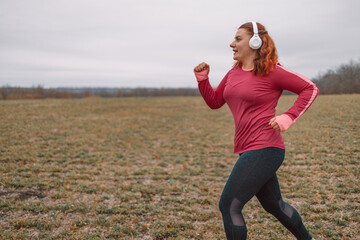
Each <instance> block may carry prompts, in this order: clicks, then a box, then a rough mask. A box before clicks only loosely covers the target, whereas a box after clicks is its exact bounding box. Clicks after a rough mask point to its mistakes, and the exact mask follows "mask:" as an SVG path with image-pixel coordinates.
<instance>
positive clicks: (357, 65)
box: [0, 61, 360, 100]
mask: <svg viewBox="0 0 360 240" xmlns="http://www.w3.org/2000/svg"><path fill="white" fill-rule="evenodd" d="M312 81H313V82H314V83H315V84H316V85H317V86H318V88H319V90H320V94H349V93H360V62H354V61H350V63H348V64H343V65H341V66H339V67H338V68H336V69H335V70H328V71H327V72H325V73H324V74H319V76H318V77H316V78H315V79H312ZM284 94H289V92H287V91H285V92H284ZM199 95H200V93H199V90H198V89H197V88H50V89H47V88H43V87H41V86H37V87H31V88H23V87H11V86H2V87H1V88H0V99H2V100H8V99H45V98H84V97H95V96H96V97H152V96H199Z"/></svg>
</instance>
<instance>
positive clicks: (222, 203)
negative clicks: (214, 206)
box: [219, 197, 226, 213]
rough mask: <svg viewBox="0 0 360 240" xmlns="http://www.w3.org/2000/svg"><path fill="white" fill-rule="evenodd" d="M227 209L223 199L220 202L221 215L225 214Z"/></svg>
mask: <svg viewBox="0 0 360 240" xmlns="http://www.w3.org/2000/svg"><path fill="white" fill-rule="evenodd" d="M225 209H226V204H225V201H224V199H223V197H221V198H220V200H219V210H220V212H221V213H225Z"/></svg>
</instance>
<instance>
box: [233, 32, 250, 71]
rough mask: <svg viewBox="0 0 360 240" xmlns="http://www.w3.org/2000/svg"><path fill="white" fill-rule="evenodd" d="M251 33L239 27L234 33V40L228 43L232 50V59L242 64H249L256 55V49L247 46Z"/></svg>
mask: <svg viewBox="0 0 360 240" xmlns="http://www.w3.org/2000/svg"><path fill="white" fill-rule="evenodd" d="M250 38H251V35H250V34H249V32H248V31H247V30H246V29H244V28H240V29H239V30H238V31H237V32H236V35H235V40H234V41H233V42H232V43H231V44H230V47H231V48H232V49H233V51H234V57H233V58H234V60H236V61H239V62H241V63H242V64H243V65H244V64H245V65H249V64H250V63H252V62H253V61H254V59H255V57H256V50H253V49H251V48H250V46H249V40H250Z"/></svg>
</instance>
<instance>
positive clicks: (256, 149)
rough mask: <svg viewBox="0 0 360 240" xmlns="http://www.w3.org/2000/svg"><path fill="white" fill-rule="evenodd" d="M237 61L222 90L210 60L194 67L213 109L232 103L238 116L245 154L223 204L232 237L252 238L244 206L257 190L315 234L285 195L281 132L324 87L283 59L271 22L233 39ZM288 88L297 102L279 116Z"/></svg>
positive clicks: (298, 229)
mask: <svg viewBox="0 0 360 240" xmlns="http://www.w3.org/2000/svg"><path fill="white" fill-rule="evenodd" d="M230 47H231V48H232V49H233V51H234V57H233V58H234V60H236V63H235V64H234V66H233V68H232V69H231V70H230V71H229V72H228V73H227V74H226V76H225V77H224V78H223V80H222V81H221V82H220V84H219V85H218V87H217V88H216V90H213V88H212V87H211V85H210V83H209V77H208V74H209V71H210V66H209V65H208V64H207V63H201V64H199V65H198V66H196V67H195V68H194V73H195V76H196V79H197V81H198V87H199V91H200V93H201V95H202V97H203V98H204V100H205V102H206V103H207V105H208V106H209V107H210V108H212V109H217V108H220V107H222V106H223V105H224V104H225V103H227V104H228V106H229V108H230V110H231V112H232V114H233V118H234V122H235V137H234V153H235V154H239V158H238V160H237V162H236V164H235V166H234V168H233V170H232V172H231V174H230V176H229V179H228V181H227V183H226V185H225V187H224V190H223V192H222V195H221V198H220V202H219V208H220V211H221V214H222V218H223V223H224V228H225V233H226V237H227V239H241V240H242V239H246V236H247V229H246V223H245V220H244V217H243V215H242V213H241V212H242V209H243V207H244V205H245V204H246V203H247V202H248V201H249V200H250V199H251V198H252V197H253V196H256V197H257V199H258V200H259V201H260V203H261V205H262V206H263V207H264V209H265V210H266V211H267V212H269V213H271V214H273V215H274V216H275V217H276V218H277V219H278V220H279V221H280V222H281V223H282V224H283V225H284V226H285V227H286V228H287V229H288V230H289V231H290V232H291V233H292V234H293V235H294V236H295V237H296V238H297V239H301V240H311V239H313V238H312V237H311V235H310V234H309V232H308V231H307V230H306V228H305V226H304V224H303V222H302V220H301V217H300V215H299V213H298V212H297V211H296V210H295V208H293V207H292V206H290V205H289V204H288V203H286V202H284V200H283V199H282V197H281V193H280V188H279V182H278V179H277V176H276V171H277V169H278V168H279V167H280V165H281V164H282V162H283V161H284V156H285V145H284V141H283V139H282V136H281V134H280V132H283V131H285V130H287V129H288V128H289V127H290V126H291V125H292V124H293V123H295V121H296V120H297V119H298V118H299V117H300V116H301V115H303V114H304V112H305V111H306V110H307V109H308V108H309V107H310V105H311V104H312V103H313V101H314V100H315V98H316V97H317V95H318V93H319V90H318V88H317V87H316V86H315V84H314V83H312V82H311V81H310V80H308V79H306V78H305V77H303V76H301V75H299V74H296V73H294V72H291V71H289V70H287V69H286V68H284V67H283V66H281V65H280V64H279V63H278V61H277V60H278V55H277V51H276V47H275V44H274V42H273V40H272V39H271V37H270V36H269V34H268V32H267V30H266V29H265V27H264V26H263V25H262V24H260V23H255V22H248V23H245V24H243V25H242V26H240V27H239V29H238V31H237V32H236V35H235V40H234V41H233V42H232V43H231V44H230ZM283 90H289V91H291V92H294V93H296V94H298V98H297V100H296V101H295V103H294V105H293V106H292V107H291V108H290V109H289V110H288V111H286V112H285V113H283V114H281V115H279V116H275V107H276V105H277V102H278V100H279V98H280V96H281V93H282V92H283Z"/></svg>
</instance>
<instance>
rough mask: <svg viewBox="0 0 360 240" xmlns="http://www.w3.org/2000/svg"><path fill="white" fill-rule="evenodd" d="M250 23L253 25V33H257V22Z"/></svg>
mask: <svg viewBox="0 0 360 240" xmlns="http://www.w3.org/2000/svg"><path fill="white" fill-rule="evenodd" d="M252 25H253V31H254V34H258V33H259V31H258V28H257V24H256V22H252Z"/></svg>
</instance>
